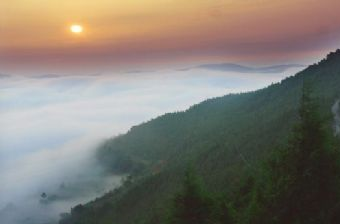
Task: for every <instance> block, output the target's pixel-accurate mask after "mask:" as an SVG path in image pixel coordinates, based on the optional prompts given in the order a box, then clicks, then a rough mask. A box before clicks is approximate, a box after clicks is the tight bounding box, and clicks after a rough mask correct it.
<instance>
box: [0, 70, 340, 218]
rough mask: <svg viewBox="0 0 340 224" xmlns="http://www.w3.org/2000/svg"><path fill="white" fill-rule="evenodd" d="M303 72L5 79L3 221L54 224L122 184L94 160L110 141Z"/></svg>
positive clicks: (0, 158) (0, 154)
mask: <svg viewBox="0 0 340 224" xmlns="http://www.w3.org/2000/svg"><path fill="white" fill-rule="evenodd" d="M297 70H300V68H299V69H297V68H294V69H290V70H287V71H284V72H281V73H277V72H276V73H265V74H260V73H242V74H241V73H237V72H225V71H219V70H211V71H209V70H206V69H200V68H194V69H188V70H183V71H181V70H176V71H174V70H162V71H155V72H138V71H135V72H129V73H98V74H96V75H82V76H78V75H70V74H36V75H23V74H20V75H17V74H8V75H6V76H2V77H1V83H0V96H1V101H0V178H1V180H2V181H1V186H0V223H6V224H21V223H24V224H31V223H32V224H40V223H41V224H46V223H56V222H57V220H58V219H59V217H60V214H63V213H65V212H69V211H70V209H71V208H72V207H74V206H76V205H77V204H79V203H86V202H88V201H91V200H93V199H95V198H96V197H99V196H101V195H103V194H104V193H106V192H108V191H110V190H112V189H114V188H115V187H117V186H119V184H120V183H121V179H122V178H123V177H122V176H119V175H115V174H112V173H107V172H106V171H105V170H104V169H103V167H101V165H100V164H98V161H97V160H96V156H95V154H96V149H97V147H98V145H99V144H100V143H101V142H103V141H105V139H107V138H110V137H112V136H116V135H119V134H122V133H125V132H126V131H127V130H128V129H129V128H130V127H131V126H133V125H136V124H139V123H141V122H144V121H147V120H149V119H151V118H154V117H156V116H159V115H162V114H164V113H166V112H174V111H181V110H185V109H187V108H188V107H190V106H191V105H193V104H195V103H198V102H200V101H202V100H205V99H207V98H211V97H216V96H221V95H224V94H227V93H238V92H245V91H251V90H255V89H258V88H262V87H265V86H267V85H269V84H271V83H273V82H278V81H280V80H281V79H283V78H284V77H287V76H290V75H292V74H294V73H295V72H296V71H297ZM337 107H339V102H338V103H337ZM337 110H338V109H337ZM337 127H338V126H337Z"/></svg>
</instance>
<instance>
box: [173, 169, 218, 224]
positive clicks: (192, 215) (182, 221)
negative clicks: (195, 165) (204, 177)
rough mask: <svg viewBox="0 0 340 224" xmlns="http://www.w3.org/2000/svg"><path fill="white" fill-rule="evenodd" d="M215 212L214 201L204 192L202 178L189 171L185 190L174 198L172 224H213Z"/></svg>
mask: <svg viewBox="0 0 340 224" xmlns="http://www.w3.org/2000/svg"><path fill="white" fill-rule="evenodd" d="M213 210H214V203H213V199H212V198H211V197H210V196H209V195H208V193H207V192H206V191H205V190H204V188H203V185H202V183H201V180H200V178H199V177H198V176H197V175H196V174H195V172H194V171H193V169H188V170H187V172H186V174H185V180H184V186H183V189H182V191H181V192H179V193H178V194H177V195H176V196H175V198H174V205H173V210H172V214H171V217H170V223H171V224H207V223H212V221H213V214H214V211H213Z"/></svg>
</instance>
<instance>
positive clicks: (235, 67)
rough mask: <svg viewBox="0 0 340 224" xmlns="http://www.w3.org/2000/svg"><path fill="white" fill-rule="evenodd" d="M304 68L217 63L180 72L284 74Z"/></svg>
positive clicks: (301, 66) (298, 65) (286, 65)
mask: <svg viewBox="0 0 340 224" xmlns="http://www.w3.org/2000/svg"><path fill="white" fill-rule="evenodd" d="M303 67H306V66H304V65H300V64H285V65H272V66H267V67H250V66H244V65H239V64H234V63H217V64H203V65H198V66H194V67H191V68H185V69H180V70H190V69H206V70H215V71H223V72H237V73H282V72H285V71H287V70H288V69H291V68H303Z"/></svg>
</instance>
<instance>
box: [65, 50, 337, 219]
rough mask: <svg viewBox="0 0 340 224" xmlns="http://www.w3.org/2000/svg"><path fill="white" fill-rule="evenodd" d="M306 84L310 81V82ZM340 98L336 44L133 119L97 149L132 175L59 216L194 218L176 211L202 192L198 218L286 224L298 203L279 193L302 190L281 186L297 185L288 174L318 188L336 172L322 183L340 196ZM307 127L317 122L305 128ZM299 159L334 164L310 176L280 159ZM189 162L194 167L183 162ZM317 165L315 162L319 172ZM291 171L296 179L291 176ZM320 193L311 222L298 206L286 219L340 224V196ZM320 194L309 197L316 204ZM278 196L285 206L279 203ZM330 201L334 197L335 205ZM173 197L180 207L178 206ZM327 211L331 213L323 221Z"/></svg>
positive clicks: (308, 165)
mask: <svg viewBox="0 0 340 224" xmlns="http://www.w3.org/2000/svg"><path fill="white" fill-rule="evenodd" d="M304 86H305V87H304ZM306 86H308V90H304V89H305V88H307V87H306ZM304 94H305V95H304ZM339 98H340V50H337V51H336V52H334V53H331V54H329V55H328V56H327V58H326V59H324V60H322V61H321V62H319V63H318V64H315V65H312V66H309V67H308V68H307V69H305V70H303V71H302V72H300V73H298V74H296V75H295V76H293V77H289V78H287V79H285V80H283V81H282V82H281V83H277V84H273V85H271V86H269V87H267V88H264V89H261V90H258V91H254V92H249V93H240V94H231V95H226V96H223V97H218V98H215V99H210V100H206V101H204V102H202V103H200V104H197V105H194V106H192V107H191V108H189V109H188V110H187V111H184V112H178V113H170V114H165V115H163V116H161V117H158V118H156V119H153V120H151V121H149V122H146V123H143V124H141V125H138V126H135V127H132V128H131V130H130V131H129V132H128V133H126V134H124V135H121V136H118V137H115V138H112V139H111V140H108V141H106V142H105V143H104V144H103V145H102V146H101V147H100V149H99V150H98V160H99V161H100V162H101V163H102V164H103V166H105V168H106V169H107V170H108V171H109V172H115V173H123V174H129V176H128V178H126V180H125V182H124V184H123V185H122V186H121V187H120V188H118V189H115V190H113V191H112V192H110V193H108V194H107V195H104V196H103V197H102V198H99V199H96V200H95V201H93V202H90V203H88V204H86V205H78V206H76V207H75V208H74V209H72V212H71V215H70V216H66V217H65V218H64V219H63V220H62V221H61V223H62V224H76V223H77V224H83V223H84V224H85V223H88V224H90V223H91V224H92V223H93V224H94V223H101V224H106V223H114V224H135V223H147V224H152V223H155V224H156V223H157V224H158V223H190V220H189V221H186V222H181V220H180V219H181V218H183V217H184V215H183V214H184V213H183V214H182V213H181V212H183V210H185V208H186V207H185V205H184V204H183V203H184V202H183V201H185V200H187V199H186V198H187V195H189V196H190V195H191V196H190V197H194V198H196V199H197V198H198V199H199V200H196V201H197V203H195V205H197V204H198V208H197V210H196V211H200V209H203V211H210V212H207V214H206V216H205V217H202V218H200V220H201V221H202V220H203V221H202V222H200V223H285V222H284V221H283V220H282V218H283V217H286V216H289V215H292V214H293V213H294V212H292V211H284V210H285V208H288V207H289V206H290V204H291V203H292V202H291V201H288V200H286V201H284V202H283V198H287V197H288V198H289V197H291V195H290V193H291V192H293V193H291V194H297V195H299V191H300V193H301V191H303V190H301V189H298V190H296V191H293V190H292V191H289V190H287V191H281V189H282V188H287V189H291V188H292V187H291V184H292V183H296V184H294V186H295V185H299V184H300V182H299V181H301V180H302V179H303V180H306V181H304V182H306V183H311V184H312V185H313V184H315V185H317V186H319V187H320V186H321V185H320V184H319V183H325V182H327V181H328V180H329V179H334V182H327V183H328V185H331V186H330V188H324V189H325V191H326V190H327V191H328V192H332V193H334V194H333V195H331V196H329V197H333V198H336V197H337V196H338V192H336V190H334V189H333V187H337V184H338V182H337V180H338V179H337V176H336V170H337V166H338V165H337V164H338V161H337V154H336V153H335V152H334V148H335V147H336V145H337V144H338V142H336V139H335V138H334V135H333V134H332V132H333V129H332V127H333V122H334V115H333V114H332V111H331V108H332V106H333V105H334V104H335V102H336V101H337V100H338V99H339ZM306 102H313V103H310V104H309V103H306ZM301 111H302V112H301ZM303 111H305V112H303ZM306 111H307V112H306ZM310 111H312V112H311V113H309V112H310ZM306 127H311V128H308V130H309V131H308V130H307V129H306V130H307V131H306V130H305V129H304V128H306ZM313 130H314V131H313ZM311 136H312V137H311ZM311 139H322V140H320V141H316V142H315V144H314V143H313V147H314V146H315V148H313V147H310V146H308V144H309V143H310V142H312V140H311ZM301 142H302V143H301ZM306 142H307V143H308V144H307V143H306ZM300 143H301V144H300ZM305 143H306V144H305ZM305 148H308V150H310V151H308V150H304V149H305ZM312 148H313V149H312ZM321 149H322V150H323V149H325V151H322V150H321ZM285 150H286V151H287V152H292V151H294V150H295V151H297V152H296V153H295V154H294V153H285V152H286V151H285ZM289 150H290V151H289ZM320 150H321V151H320ZM332 150H333V151H332ZM300 151H301V152H302V151H303V152H304V153H300ZM332 153H335V154H334V155H333V154H332ZM331 154H332V156H330V155H331ZM313 155H314V156H315V155H317V159H321V158H322V159H324V160H322V161H323V162H322V163H321V164H319V163H317V162H315V160H312V159H311V160H309V159H306V160H303V159H304V158H306V157H308V158H309V157H313ZM292 157H293V158H294V157H296V158H299V159H295V160H294V159H292ZM300 157H301V158H300ZM287 158H289V159H287ZM330 158H334V161H333V160H332V161H331V160H330ZM301 161H305V162H303V165H301V167H302V168H301V169H302V170H304V169H305V170H307V171H306V172H307V173H308V172H311V173H312V174H313V175H314V173H317V172H318V171H319V170H321V171H324V170H323V169H324V164H334V165H331V167H328V168H327V169H328V170H327V169H326V168H325V170H326V171H325V172H326V174H327V175H328V174H329V173H331V174H330V176H329V179H327V180H320V182H317V180H315V183H314V182H312V181H311V180H310V178H307V179H304V178H305V176H304V175H305V174H297V173H296V171H295V170H294V169H286V170H285V169H280V168H277V167H285V166H288V167H290V166H293V167H295V166H299V165H300V162H301ZM292 164H294V165H292ZM188 167H191V168H190V170H194V171H190V172H189V171H187V169H188ZM315 167H317V168H315ZM314 168H315V169H316V170H318V171H315V172H314V171H313V169H314ZM265 170H267V171H268V170H269V171H268V172H266V171H265ZM310 170H311V171H310ZM186 171H187V172H186ZM321 171H320V172H321ZM313 172H314V173H313ZM315 175H316V174H315ZM327 175H326V176H327ZM332 175H333V176H332ZM196 176H197V178H196ZM278 176H284V177H287V178H286V179H284V180H283V179H280V178H278ZM323 176H325V175H323ZM291 177H294V178H296V179H297V180H295V179H294V178H293V179H294V181H296V182H294V181H293V182H289V181H288V180H290V178H291ZM312 177H313V178H312V179H315V178H314V176H312ZM275 178H278V179H275ZM274 180H277V182H279V183H280V184H281V185H280V184H275V181H274ZM308 181H310V182H308ZM183 184H184V188H183ZM301 186H302V185H301V184H300V185H299V187H301ZM322 186H323V187H324V185H322ZM305 188H308V186H307V185H305ZM305 188H303V189H305ZM320 188H321V187H320ZM259 189H262V190H259ZM274 190H275V191H274ZM333 190H334V191H333ZM193 192H194V193H193ZM289 192H290V193H289ZM314 193H315V192H313V193H308V195H316V196H315V198H317V197H320V201H322V203H324V204H325V205H324V207H325V211H324V212H323V213H322V214H319V213H318V217H317V218H315V219H311V220H309V222H306V221H302V219H303V218H304V217H306V216H307V215H309V214H313V213H315V210H310V211H309V210H308V209H307V210H308V211H307V210H306V209H305V210H303V209H301V208H300V207H299V209H301V213H303V214H301V216H299V215H295V216H294V218H293V216H292V220H288V221H289V222H291V223H293V222H294V223H335V222H334V219H335V218H334V217H333V216H332V214H333V213H334V211H333V213H332V214H330V213H331V212H329V210H332V209H333V210H336V208H337V206H338V207H339V205H337V202H329V201H325V200H322V198H323V197H326V196H325V195H320V194H318V193H315V194H314ZM276 194H277V195H276ZM176 195H177V196H176ZM192 195H194V196H192ZM273 195H276V196H273ZM287 195H289V196H287ZM189 196H188V197H189ZM327 197H328V196H327ZM315 198H312V199H309V198H308V199H304V200H305V201H306V202H307V201H309V200H310V201H312V202H313V203H315ZM313 200H314V201H313ZM273 201H276V207H275V206H274V207H275V208H273V206H272V204H271V203H273ZM182 202H183V203H182ZM281 202H282V204H283V203H286V207H284V208H282V207H280V206H278V204H280V203H281ZM328 202H329V203H332V205H331V206H329V207H327V206H328V204H327V203H328ZM174 203H175V204H176V203H177V204H176V205H177V206H175V207H177V208H182V210H180V211H177V210H176V209H174V208H173V207H174ZM181 203H182V204H181ZM301 206H302V205H301ZM313 206H316V205H315V204H314V205H313ZM320 206H323V205H320ZM189 207H190V206H189ZM191 207H192V206H191ZM326 207H327V209H326ZM314 209H315V207H314ZM293 210H294V209H293ZM295 210H296V209H295ZM295 210H294V211H295ZM320 210H322V209H320ZM322 211H323V210H322ZM336 211H338V210H336ZM190 212H191V211H190ZM201 213H202V212H200V214H201ZM328 213H329V214H328ZM269 214H274V215H273V216H272V217H271V219H266V218H264V217H268V216H270V215H269ZM299 214H300V213H299ZM331 216H332V218H330V217H331ZM206 217H208V218H207V219H205V218H206ZM221 217H222V218H221ZM326 219H327V222H326V221H325V222H322V220H326ZM176 220H177V221H176ZM204 220H205V221H204ZM320 220H321V221H320ZM332 220H333V221H332ZM193 223H195V222H193ZM196 223H199V222H197V221H196ZM286 223H287V222H286Z"/></svg>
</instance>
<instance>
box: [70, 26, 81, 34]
mask: <svg viewBox="0 0 340 224" xmlns="http://www.w3.org/2000/svg"><path fill="white" fill-rule="evenodd" d="M70 30H71V32H72V33H81V32H83V27H82V26H80V25H72V26H71V27H70Z"/></svg>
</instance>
